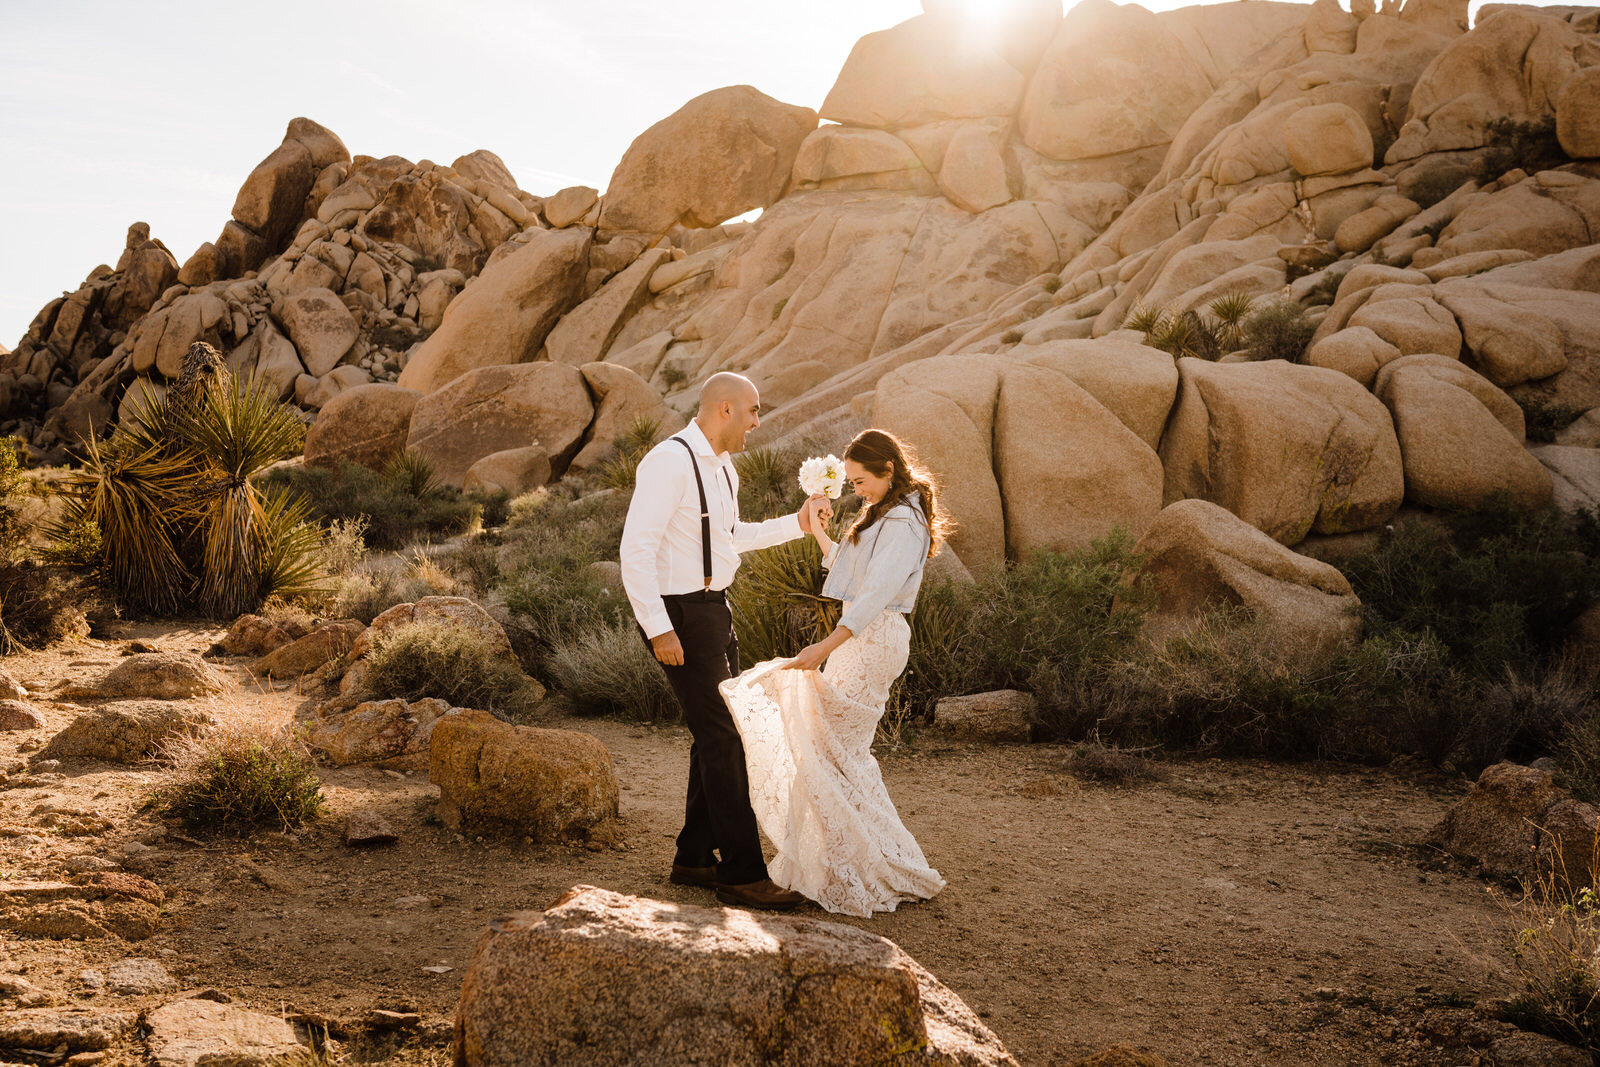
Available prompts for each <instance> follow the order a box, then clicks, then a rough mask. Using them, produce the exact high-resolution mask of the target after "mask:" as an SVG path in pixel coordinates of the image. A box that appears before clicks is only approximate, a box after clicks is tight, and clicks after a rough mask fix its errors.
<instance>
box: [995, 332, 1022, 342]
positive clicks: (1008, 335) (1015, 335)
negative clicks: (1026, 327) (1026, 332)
mask: <svg viewBox="0 0 1600 1067" xmlns="http://www.w3.org/2000/svg"><path fill="white" fill-rule="evenodd" d="M1021 340H1022V331H1021V330H1007V331H1006V332H1005V333H1003V334H1001V335H1000V343H1001V344H1003V345H1014V344H1017V343H1019V342H1021Z"/></svg>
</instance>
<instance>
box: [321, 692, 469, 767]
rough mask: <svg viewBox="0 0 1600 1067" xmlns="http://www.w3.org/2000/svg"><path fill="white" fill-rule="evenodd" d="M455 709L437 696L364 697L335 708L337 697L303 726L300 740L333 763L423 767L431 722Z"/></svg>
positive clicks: (456, 711) (456, 709) (431, 728)
mask: <svg viewBox="0 0 1600 1067" xmlns="http://www.w3.org/2000/svg"><path fill="white" fill-rule="evenodd" d="M460 711H461V709H460V708H452V707H451V706H450V704H449V702H448V701H444V700H440V699H438V698H437V697H424V698H423V699H421V700H413V701H409V702H408V701H405V700H368V701H365V702H364V703H361V704H357V705H356V706H355V707H353V708H351V709H350V710H349V711H346V712H340V711H338V710H337V702H330V703H329V704H327V705H324V706H323V709H322V710H319V711H318V716H319V717H318V720H317V721H316V722H314V723H312V724H311V726H310V728H309V729H308V730H307V731H306V744H308V745H310V746H311V747H312V748H314V749H316V750H317V751H318V752H321V753H322V754H323V756H325V757H326V758H327V760H328V762H329V763H332V764H333V765H334V766H336V767H345V766H349V765H350V764H353V763H377V762H379V761H384V762H386V764H388V765H391V766H393V765H400V766H416V767H426V766H427V764H428V759H427V753H428V743H429V742H430V740H432V737H433V728H434V725H435V724H436V723H437V722H438V721H439V720H440V719H442V718H443V717H444V716H446V715H450V714H454V713H459V712H460ZM404 757H413V758H411V759H406V758H404Z"/></svg>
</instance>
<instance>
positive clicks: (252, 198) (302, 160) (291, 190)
mask: <svg viewBox="0 0 1600 1067" xmlns="http://www.w3.org/2000/svg"><path fill="white" fill-rule="evenodd" d="M317 170H318V168H317V166H316V164H315V163H314V162H313V160H312V156H311V152H310V151H309V150H308V149H307V148H306V147H305V145H303V144H301V143H300V142H298V141H292V140H288V139H285V140H284V142H283V143H282V144H280V145H279V146H278V147H277V148H275V149H273V150H272V154H271V155H269V156H267V158H266V159H263V160H262V161H261V162H260V163H257V164H256V166H255V169H254V170H252V171H251V172H250V176H249V177H247V178H246V179H245V180H244V184H243V185H242V186H240V187H239V195H238V196H237V197H235V198H234V201H233V217H234V220H235V221H236V222H238V223H240V224H241V225H243V226H245V227H247V228H248V229H249V230H250V231H251V232H252V233H254V234H257V235H259V236H260V237H261V238H263V239H264V240H265V241H266V243H267V244H268V245H276V244H278V242H280V241H282V240H283V239H284V238H285V237H287V236H288V235H289V232H290V231H291V230H293V229H294V227H295V226H296V225H297V224H298V223H299V222H300V216H301V212H302V211H303V210H304V208H305V203H306V194H307V193H309V192H311V185H312V183H313V182H315V181H316V180H317ZM253 266H255V264H253V263H249V264H246V269H248V268H249V267H253Z"/></svg>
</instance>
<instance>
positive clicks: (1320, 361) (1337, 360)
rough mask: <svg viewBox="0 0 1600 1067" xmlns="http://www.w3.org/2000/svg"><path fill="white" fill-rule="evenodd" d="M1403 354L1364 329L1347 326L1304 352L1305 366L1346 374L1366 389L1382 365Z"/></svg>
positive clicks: (1369, 386) (1370, 385) (1363, 327)
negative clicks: (1324, 368)
mask: <svg viewBox="0 0 1600 1067" xmlns="http://www.w3.org/2000/svg"><path fill="white" fill-rule="evenodd" d="M1404 354H1405V353H1403V352H1401V351H1400V349H1398V348H1396V347H1395V346H1394V345H1392V344H1390V343H1389V342H1388V341H1385V340H1384V339H1383V338H1381V337H1379V336H1378V335H1377V334H1375V333H1373V332H1372V331H1371V330H1370V329H1368V328H1367V327H1365V326H1351V327H1348V328H1346V329H1343V330H1340V331H1338V332H1337V333H1333V334H1329V335H1328V336H1327V337H1324V338H1323V339H1322V340H1320V341H1317V342H1316V343H1315V344H1313V345H1312V346H1311V347H1310V348H1309V349H1307V350H1306V363H1308V364H1310V365H1311V366H1313V367H1326V368H1328V369H1329V370H1336V371H1338V372H1339V373H1341V374H1348V375H1349V376H1350V377H1352V378H1354V379H1355V380H1356V381H1358V382H1360V383H1361V384H1362V385H1364V386H1366V387H1368V388H1369V389H1370V388H1371V387H1372V382H1373V379H1374V378H1376V377H1377V376H1378V371H1379V370H1380V369H1381V368H1382V367H1383V365H1384V364H1385V363H1390V362H1392V361H1394V360H1397V359H1399V358H1400V357H1401V356H1402V355H1404Z"/></svg>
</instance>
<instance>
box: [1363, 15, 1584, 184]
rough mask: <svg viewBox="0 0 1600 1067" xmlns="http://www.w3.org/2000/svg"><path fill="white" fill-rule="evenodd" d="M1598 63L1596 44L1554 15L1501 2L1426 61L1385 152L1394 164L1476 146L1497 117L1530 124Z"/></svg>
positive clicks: (1548, 114) (1548, 113)
mask: <svg viewBox="0 0 1600 1067" xmlns="http://www.w3.org/2000/svg"><path fill="white" fill-rule="evenodd" d="M1597 62H1600V42H1596V41H1595V40H1594V39H1593V38H1592V37H1585V36H1584V35H1582V34H1579V33H1577V32H1576V31H1575V30H1574V29H1573V27H1572V26H1571V25H1569V24H1568V23H1567V22H1565V21H1563V20H1562V19H1560V18H1552V17H1550V16H1549V15H1544V14H1540V13H1537V11H1536V10H1535V9H1532V8H1519V7H1516V6H1512V5H1506V6H1504V7H1502V8H1500V10H1497V11H1495V12H1494V13H1493V14H1490V15H1488V16H1487V17H1485V18H1480V19H1479V21H1478V24H1477V26H1475V27H1474V28H1473V30H1472V32H1471V33H1468V34H1466V35H1465V36H1463V37H1458V38H1457V39H1456V40H1454V41H1452V42H1451V43H1450V45H1449V47H1447V48H1446V49H1445V50H1444V51H1443V52H1440V53H1439V55H1438V56H1437V57H1435V58H1434V60H1433V62H1432V63H1429V64H1428V67H1427V69H1426V70H1424V71H1423V72H1422V76H1421V77H1420V78H1419V79H1418V80H1417V83H1416V87H1415V88H1414V89H1413V90H1412V92H1411V99H1410V104H1409V107H1408V109H1407V112H1406V121H1405V124H1404V125H1403V126H1401V128H1400V135H1399V137H1398V138H1397V139H1396V140H1395V142H1394V144H1393V145H1392V146H1390V148H1389V150H1388V152H1387V153H1386V155H1385V157H1384V158H1385V160H1386V161H1387V162H1389V163H1400V162H1403V161H1405V160H1409V159H1415V158H1417V157H1418V156H1422V155H1426V154H1428V153H1433V152H1447V151H1457V150H1460V149H1469V148H1481V147H1483V146H1484V145H1485V144H1487V143H1489V139H1490V137H1491V133H1490V125H1491V123H1493V122H1494V121H1496V120H1507V121H1510V122H1513V123H1532V122H1536V121H1538V120H1541V119H1547V118H1549V117H1551V116H1552V115H1554V114H1555V112H1556V102H1557V98H1558V94H1559V93H1560V91H1561V89H1562V88H1563V87H1564V86H1565V84H1566V82H1567V81H1568V80H1569V79H1570V78H1571V77H1572V76H1573V75H1574V74H1576V73H1577V72H1578V71H1579V70H1580V69H1582V68H1585V67H1592V66H1594V65H1595V64H1596V63H1597Z"/></svg>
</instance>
